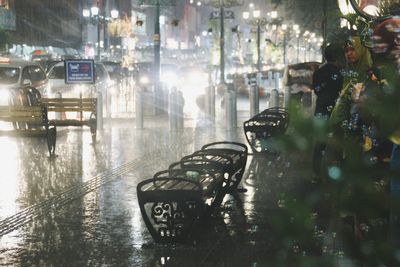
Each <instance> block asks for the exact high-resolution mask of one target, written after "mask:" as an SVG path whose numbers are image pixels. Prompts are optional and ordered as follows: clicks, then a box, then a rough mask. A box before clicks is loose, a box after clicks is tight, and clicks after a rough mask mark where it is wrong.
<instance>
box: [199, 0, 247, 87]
mask: <svg viewBox="0 0 400 267" xmlns="http://www.w3.org/2000/svg"><path fill="white" fill-rule="evenodd" d="M204 2H205V5H210V6H213V7H215V8H218V9H219V11H217V12H212V13H211V16H210V19H216V18H218V19H219V21H220V41H219V50H220V83H221V84H225V51H224V49H225V40H224V39H225V37H224V32H225V29H224V19H225V18H227V19H233V18H234V13H233V11H230V10H227V11H225V8H228V7H232V6H237V5H241V4H242V0H206V1H204Z"/></svg>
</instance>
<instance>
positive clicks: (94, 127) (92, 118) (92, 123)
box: [89, 113, 97, 144]
mask: <svg viewBox="0 0 400 267" xmlns="http://www.w3.org/2000/svg"><path fill="white" fill-rule="evenodd" d="M89 127H90V134H91V135H92V143H93V144H95V143H96V135H97V118H96V114H94V113H92V114H91V115H90V121H89Z"/></svg>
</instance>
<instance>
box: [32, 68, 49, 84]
mask: <svg viewBox="0 0 400 267" xmlns="http://www.w3.org/2000/svg"><path fill="white" fill-rule="evenodd" d="M29 74H30V77H31V81H32V82H33V83H35V82H41V81H44V80H46V74H45V73H44V71H43V70H42V69H41V68H40V67H39V66H29Z"/></svg>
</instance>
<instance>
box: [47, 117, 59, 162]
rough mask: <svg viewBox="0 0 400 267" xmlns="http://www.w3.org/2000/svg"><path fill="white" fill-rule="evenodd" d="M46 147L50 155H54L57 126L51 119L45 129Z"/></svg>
mask: <svg viewBox="0 0 400 267" xmlns="http://www.w3.org/2000/svg"><path fill="white" fill-rule="evenodd" d="M46 132H47V133H46V139H47V149H48V150H49V154H50V157H51V156H54V154H55V151H56V140H57V127H56V124H55V123H54V122H53V121H52V122H50V123H49V126H48V127H47V129H46Z"/></svg>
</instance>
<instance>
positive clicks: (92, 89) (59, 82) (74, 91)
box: [47, 61, 112, 116]
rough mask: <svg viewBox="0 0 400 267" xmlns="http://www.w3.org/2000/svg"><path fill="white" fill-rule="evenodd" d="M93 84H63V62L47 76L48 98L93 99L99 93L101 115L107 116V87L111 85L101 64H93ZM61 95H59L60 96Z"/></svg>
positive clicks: (54, 67)
mask: <svg viewBox="0 0 400 267" xmlns="http://www.w3.org/2000/svg"><path fill="white" fill-rule="evenodd" d="M94 74H95V83H94V84H84V83H82V84H67V83H65V67H64V61H61V62H59V63H57V64H55V65H53V66H52V67H51V68H50V70H49V72H48V74H47V76H48V78H49V92H48V95H47V96H48V97H49V98H54V97H60V96H61V97H62V98H78V97H82V98H95V97H97V93H98V92H100V93H101V94H102V96H103V114H105V115H106V116H108V114H109V112H110V109H109V102H110V100H109V96H108V94H109V93H110V92H109V87H110V85H111V84H112V81H111V79H110V76H109V74H108V72H107V70H106V69H105V67H104V65H103V64H101V63H95V66H94ZM60 94H61V95H60Z"/></svg>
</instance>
